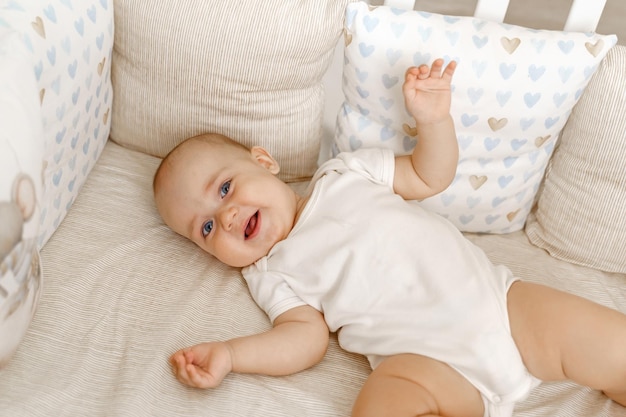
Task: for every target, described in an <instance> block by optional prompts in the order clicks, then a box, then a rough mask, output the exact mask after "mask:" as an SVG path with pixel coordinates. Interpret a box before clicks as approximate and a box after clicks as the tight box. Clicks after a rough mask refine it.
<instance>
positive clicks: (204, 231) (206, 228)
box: [202, 220, 213, 237]
mask: <svg viewBox="0 0 626 417" xmlns="http://www.w3.org/2000/svg"><path fill="white" fill-rule="evenodd" d="M211 230H213V220H209V221H208V222H206V223H204V224H203V225H202V236H203V237H207V236H208V235H209V233H211Z"/></svg>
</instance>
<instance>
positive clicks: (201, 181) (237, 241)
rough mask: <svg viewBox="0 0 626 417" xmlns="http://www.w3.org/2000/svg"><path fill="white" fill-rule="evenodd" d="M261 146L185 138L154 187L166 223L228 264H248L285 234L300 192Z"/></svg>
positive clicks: (289, 226)
mask: <svg viewBox="0 0 626 417" xmlns="http://www.w3.org/2000/svg"><path fill="white" fill-rule="evenodd" d="M277 172H278V165H277V164H276V163H275V161H274V160H273V159H272V158H271V157H270V156H269V154H266V153H264V151H263V150H262V149H259V148H254V149H253V150H252V151H251V152H246V151H242V150H239V149H237V148H233V147H232V146H228V145H215V144H209V143H206V142H203V141H200V140H192V141H188V142H187V143H186V144H185V145H183V146H182V147H181V148H179V149H178V151H177V152H176V154H175V155H172V157H171V158H170V160H169V163H168V164H165V165H164V166H163V167H162V172H161V173H162V175H161V176H160V180H159V182H158V186H157V189H156V190H155V200H156V204H157V208H158V210H159V213H160V214H161V216H162V217H163V220H164V221H165V223H166V224H167V225H168V226H169V227H170V228H172V230H174V231H175V232H177V233H179V234H180V235H182V236H184V237H186V238H188V239H190V240H191V241H193V242H194V243H196V244H197V245H198V246H199V247H200V248H202V249H203V250H205V251H206V252H208V253H210V254H212V255H214V256H215V257H217V258H218V259H219V260H221V261H222V262H224V263H226V264H227V265H231V266H235V267H242V266H247V265H250V264H252V263H254V262H255V261H257V260H258V259H260V258H261V257H263V256H265V255H267V254H268V253H269V251H270V249H271V248H272V247H273V246H274V245H275V244H276V243H277V242H279V241H281V240H283V239H284V238H286V237H287V235H288V234H289V232H290V231H291V229H292V227H293V225H294V223H295V218H296V214H297V206H298V200H299V197H298V196H297V195H296V194H295V193H294V192H293V191H292V190H291V188H289V186H287V185H286V184H285V183H284V182H282V181H281V180H279V179H278V178H277V177H276V176H275V174H276V173H277Z"/></svg>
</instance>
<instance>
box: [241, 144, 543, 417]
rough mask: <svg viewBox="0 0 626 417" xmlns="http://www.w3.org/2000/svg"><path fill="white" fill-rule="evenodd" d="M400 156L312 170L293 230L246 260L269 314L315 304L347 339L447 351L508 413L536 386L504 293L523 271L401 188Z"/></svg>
mask: <svg viewBox="0 0 626 417" xmlns="http://www.w3.org/2000/svg"><path fill="white" fill-rule="evenodd" d="M394 169H395V163H394V156H393V154H392V153H391V152H390V151H388V150H381V149H367V150H360V151H356V152H353V153H344V154H340V155H339V156H338V157H337V158H335V159H333V160H331V161H328V162H326V163H325V164H324V165H323V166H322V167H320V169H319V170H318V172H317V173H316V176H315V177H314V179H313V181H314V183H312V187H313V190H312V192H311V196H310V198H309V200H308V202H307V203H306V206H305V208H304V210H303V212H302V214H301V215H300V218H299V219H298V221H297V223H296V225H295V227H294V228H293V230H292V231H291V233H290V234H289V236H288V237H287V239H285V240H283V241H281V242H279V243H278V244H276V245H275V246H274V248H272V250H271V251H270V253H269V254H268V255H267V256H265V257H264V258H262V259H260V260H259V261H257V262H256V263H255V264H253V265H251V266H249V267H246V268H244V269H243V271H242V272H243V275H244V277H245V279H246V281H247V283H248V287H249V289H250V292H251V294H252V296H253V298H254V299H255V301H256V302H257V304H259V306H260V307H261V308H262V309H264V310H265V311H266V313H267V314H268V315H269V317H270V319H271V320H272V321H274V320H275V319H276V317H278V316H279V315H280V314H282V313H284V312H285V311H287V310H289V309H291V308H294V307H297V306H300V305H305V304H308V305H311V306H312V307H314V308H315V309H317V310H319V311H320V312H322V313H323V314H324V318H325V320H326V323H327V324H328V326H329V328H330V330H331V331H336V332H338V338H339V343H340V345H341V347H342V348H344V349H346V350H348V351H350V352H356V353H360V354H363V355H366V356H367V358H368V359H369V362H370V364H371V366H372V368H375V367H376V366H377V365H378V364H379V363H380V362H381V361H382V360H383V359H384V358H385V357H387V356H390V355H394V354H399V353H416V354H420V355H424V356H428V357H431V358H434V359H437V360H439V361H442V362H445V363H447V364H449V365H450V366H452V367H453V368H454V369H456V370H457V371H458V372H460V373H461V374H462V375H464V376H465V377H466V378H467V379H468V380H469V381H470V382H471V383H472V384H473V385H474V386H475V387H476V388H477V389H478V390H479V391H480V392H481V393H482V395H483V399H484V400H485V404H486V415H489V416H492V417H496V416H497V417H500V416H503V417H504V416H510V415H511V414H512V411H513V405H514V403H515V402H516V401H520V400H522V399H524V398H525V397H526V396H527V395H528V393H529V391H530V390H531V389H532V388H533V387H535V386H536V385H538V380H537V379H536V378H534V377H533V376H532V375H530V374H529V372H528V370H527V369H526V367H525V366H524V364H523V363H522V359H521V356H520V353H519V351H518V349H517V347H516V345H515V343H514V341H513V338H512V337H511V333H510V327H509V320H508V313H507V305H506V294H507V291H508V289H509V287H510V285H511V284H512V283H513V282H514V281H515V278H513V276H512V274H511V272H510V271H509V270H508V269H507V268H505V267H503V266H494V265H493V264H492V263H491V262H490V261H489V259H488V258H487V256H486V255H485V254H484V252H483V251H482V250H481V249H480V248H478V247H477V246H475V245H474V244H473V243H471V242H470V241H469V240H467V239H466V238H465V237H464V236H463V235H462V234H461V233H460V232H459V231H458V230H457V229H456V228H455V227H454V226H453V225H452V224H451V223H450V222H448V221H447V220H446V219H444V218H442V217H441V216H439V215H437V214H434V213H430V212H428V211H426V210H424V209H423V208H421V207H420V206H419V205H418V204H417V203H415V202H409V201H405V200H404V199H402V197H400V196H399V195H397V194H395V193H394V192H393V177H394Z"/></svg>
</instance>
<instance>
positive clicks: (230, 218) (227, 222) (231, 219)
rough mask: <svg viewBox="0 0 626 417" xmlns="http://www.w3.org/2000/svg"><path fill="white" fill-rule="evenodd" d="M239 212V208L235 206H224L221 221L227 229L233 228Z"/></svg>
mask: <svg viewBox="0 0 626 417" xmlns="http://www.w3.org/2000/svg"><path fill="white" fill-rule="evenodd" d="M237 212H238V210H237V207H235V206H228V207H224V210H222V211H221V213H220V222H221V223H222V227H223V228H224V229H225V230H230V229H232V227H233V224H234V223H235V218H236V217H237Z"/></svg>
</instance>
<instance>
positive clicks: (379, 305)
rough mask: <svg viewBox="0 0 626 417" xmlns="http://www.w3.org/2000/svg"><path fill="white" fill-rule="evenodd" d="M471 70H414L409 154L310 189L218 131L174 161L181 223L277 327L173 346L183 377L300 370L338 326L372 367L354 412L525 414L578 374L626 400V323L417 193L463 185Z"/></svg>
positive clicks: (355, 157) (163, 200) (160, 197)
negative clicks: (544, 391)
mask: <svg viewBox="0 0 626 417" xmlns="http://www.w3.org/2000/svg"><path fill="white" fill-rule="evenodd" d="M455 69H456V63H455V62H454V61H452V62H450V63H449V64H448V65H447V66H445V67H444V61H443V60H441V59H437V60H435V61H434V63H433V64H432V65H431V66H427V65H422V66H420V67H412V68H410V69H409V70H408V71H407V72H406V76H405V80H404V85H403V93H404V97H405V105H406V108H407V109H408V111H409V112H410V114H411V115H412V116H413V118H414V119H415V123H416V128H417V131H418V137H419V140H418V143H417V146H416V147H415V150H414V151H413V153H412V154H411V155H405V156H394V155H393V153H392V152H391V151H389V150H382V149H367V150H359V151H355V152H352V153H343V154H340V155H339V156H338V157H337V158H335V159H332V160H330V161H328V162H326V163H325V164H323V165H322V166H321V167H320V169H319V170H318V172H317V173H316V174H315V176H314V178H313V180H312V181H311V185H310V186H309V188H308V190H307V192H306V193H305V195H299V194H297V193H295V192H294V191H293V190H292V189H291V188H290V187H289V186H288V185H287V184H285V183H284V182H282V181H280V180H279V179H278V178H277V177H276V174H277V173H278V171H279V166H278V163H277V162H276V161H275V160H274V159H273V158H272V156H271V155H270V154H269V153H268V152H267V151H266V150H265V149H263V148H260V147H253V148H251V149H248V148H245V147H244V146H242V145H239V144H237V143H235V142H234V141H232V140H230V139H228V138H226V137H224V136H221V135H217V134H207V135H201V136H197V137H193V138H190V139H188V140H186V141H185V142H183V143H182V144H180V145H179V146H178V147H176V148H175V149H174V150H173V151H172V152H171V153H170V154H169V155H168V156H167V157H166V158H165V159H164V160H163V162H162V164H161V166H160V167H159V169H158V170H157V173H156V175H155V179H154V193H155V201H156V205H157V208H158V210H159V213H160V214H161V216H162V218H163V220H164V221H165V223H166V224H167V225H168V226H169V227H170V228H171V229H172V230H174V231H175V232H177V233H179V234H181V235H182V236H184V237H186V238H188V239H190V240H191V241H193V242H194V243H196V244H197V245H198V246H199V247H200V248H202V249H203V250H205V251H206V252H208V253H210V254H211V255H213V256H215V257H217V258H218V259H220V260H221V261H222V262H224V263H226V264H228V265H231V266H235V267H243V269H242V273H243V276H244V278H245V280H246V282H247V284H248V287H249V289H250V292H251V294H252V296H253V297H254V299H255V301H256V302H257V303H258V304H259V306H260V307H261V308H263V309H264V310H265V311H266V313H267V314H268V316H269V318H270V319H271V321H272V323H273V327H272V329H271V330H269V331H267V332H265V333H261V334H257V335H251V336H246V337H240V338H236V339H232V340H228V341H217V342H207V343H202V344H199V345H196V346H192V347H189V348H185V349H182V350H180V351H178V352H176V353H174V354H173V355H172V356H171V358H170V362H171V365H172V368H173V370H174V373H175V375H176V377H177V378H178V380H179V381H181V382H182V383H184V384H187V385H189V386H192V387H199V388H213V387H216V386H218V385H219V384H220V383H221V381H222V380H223V379H224V377H225V376H226V375H228V374H229V373H230V372H245V373H259V374H266V375H287V374H291V373H294V372H298V371H301V370H304V369H306V368H308V367H311V366H313V365H315V364H316V363H318V362H319V361H321V360H322V358H323V357H324V354H325V352H326V349H327V347H328V340H329V332H337V333H338V338H339V343H340V345H341V346H342V347H343V348H344V349H346V350H348V351H351V352H356V353H360V354H363V355H365V356H366V357H367V358H368V360H369V362H370V364H371V366H372V368H373V371H372V373H371V375H370V376H369V378H368V379H367V381H366V382H365V385H364V386H363V388H362V390H361V392H360V394H359V396H358V397H357V399H356V402H355V405H354V408H353V411H352V413H353V416H376V417H380V416H466V417H467V416H469V417H474V416H475V417H483V416H492V417H501V416H502V417H503V416H510V415H511V414H512V412H513V407H514V404H515V402H517V401H520V400H523V399H524V398H526V397H527V396H528V394H529V392H530V390H531V389H532V388H533V387H535V386H537V385H538V384H539V383H540V381H541V380H544V381H545V380H549V381H555V380H563V379H572V380H574V381H576V382H578V383H580V384H584V385H587V386H590V387H593V388H596V389H599V390H603V391H604V392H605V393H606V395H608V396H609V397H611V398H612V399H614V400H615V401H617V402H618V403H620V404H622V405H626V353H625V352H626V315H623V314H621V313H619V312H617V311H614V310H611V309H608V308H605V307H602V306H600V305H597V304H594V303H592V302H590V301H587V300H585V299H582V298H579V297H576V296H574V295H570V294H567V293H563V292H560V291H557V290H554V289H551V288H548V287H545V286H542V285H537V284H533V283H528V282H522V281H520V280H518V279H516V278H515V277H513V276H512V274H511V272H510V271H509V270H508V269H507V268H505V267H503V266H495V265H493V264H492V263H491V262H490V261H489V259H488V258H487V256H486V255H485V254H484V252H483V251H482V250H480V249H479V248H478V247H476V246H475V245H473V244H472V243H471V242H470V241H469V240H467V239H465V238H464V237H463V235H462V234H461V233H460V232H459V231H458V230H457V229H456V228H455V227H454V226H453V225H452V224H451V223H449V222H448V221H447V220H446V219H444V218H442V217H440V216H438V215H436V214H433V213H430V212H428V211H426V210H424V209H422V208H421V207H420V206H419V205H417V204H416V203H415V201H412V200H420V199H424V198H426V197H429V196H432V195H434V194H437V193H439V192H441V191H443V190H444V189H446V187H447V186H448V185H449V184H450V183H451V182H452V180H453V178H454V176H455V171H456V165H457V162H458V145H457V140H456V133H455V129H454V125H453V122H452V118H451V116H450V100H451V94H450V83H451V79H452V77H453V75H454V72H455Z"/></svg>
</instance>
